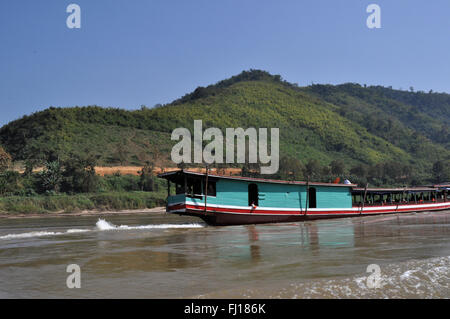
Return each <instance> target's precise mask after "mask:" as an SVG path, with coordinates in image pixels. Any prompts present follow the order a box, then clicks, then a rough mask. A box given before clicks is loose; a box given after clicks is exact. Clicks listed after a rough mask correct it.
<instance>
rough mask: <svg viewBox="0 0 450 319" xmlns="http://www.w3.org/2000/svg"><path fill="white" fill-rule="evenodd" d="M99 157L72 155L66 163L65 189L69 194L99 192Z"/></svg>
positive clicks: (64, 173) (64, 174)
mask: <svg viewBox="0 0 450 319" xmlns="http://www.w3.org/2000/svg"><path fill="white" fill-rule="evenodd" d="M97 161H98V156H93V155H87V156H85V157H82V156H80V155H72V156H71V157H70V159H69V160H67V161H65V162H64V165H63V166H64V171H63V173H62V175H63V183H62V184H63V189H64V191H68V192H76V193H92V192H95V191H97V186H98V181H99V178H98V176H97V174H96V173H95V166H96V165H97Z"/></svg>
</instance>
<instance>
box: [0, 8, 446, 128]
mask: <svg viewBox="0 0 450 319" xmlns="http://www.w3.org/2000/svg"><path fill="white" fill-rule="evenodd" d="M71 3H76V4H78V5H79V6H80V8H81V28H80V29H69V28H68V27H67V25H66V19H67V17H68V16H69V13H66V8H67V6H68V5H69V4H71ZM372 3H375V4H378V5H379V6H380V8H381V28H380V29H369V28H368V27H367V25H366V19H367V17H368V16H369V15H370V13H367V12H366V8H367V6H368V5H369V4H372ZM449 17H450V1H448V0H433V1H425V0H422V1H418V0H395V1H393V0H383V1H381V0H373V1H365V0H293V1H267V0H221V1H218V0H180V1H172V0H131V1H130V0H128V1H127V0H70V1H65V0H40V1H36V0H28V1H25V0H1V2H0V111H1V113H0V114H1V116H0V126H1V125H3V124H6V123H7V122H9V121H11V120H14V119H17V118H19V117H21V116H23V115H26V114H30V113H32V112H35V111H38V110H43V109H45V108H47V107H49V106H75V105H78V106H84V105H94V104H96V105H100V106H113V107H120V108H126V109H137V108H139V107H140V106H141V105H147V106H153V105H154V104H157V103H162V104H164V103H168V102H171V101H172V100H174V99H176V98H178V97H180V96H182V95H184V94H186V93H188V92H190V91H192V90H194V89H195V88H196V87H197V86H206V85H209V84H212V83H215V82H217V81H220V80H222V79H225V78H228V77H230V76H232V75H235V74H238V73H240V72H241V71H242V70H248V69H250V68H253V69H263V70H266V71H269V72H271V73H273V74H280V75H281V76H282V77H283V78H284V79H286V80H287V81H289V82H294V83H298V84H299V85H301V86H305V85H309V84H311V83H312V82H314V83H331V84H339V83H344V82H357V83H361V84H367V85H384V86H393V88H397V89H399V88H402V89H404V90H405V89H409V87H411V86H412V87H414V89H416V90H424V91H429V90H430V89H432V90H433V91H438V92H450V18H449Z"/></svg>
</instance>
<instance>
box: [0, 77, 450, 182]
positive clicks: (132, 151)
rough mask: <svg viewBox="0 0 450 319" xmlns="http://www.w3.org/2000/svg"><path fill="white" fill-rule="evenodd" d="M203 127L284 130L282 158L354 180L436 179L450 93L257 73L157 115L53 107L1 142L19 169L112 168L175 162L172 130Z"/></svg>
mask: <svg viewBox="0 0 450 319" xmlns="http://www.w3.org/2000/svg"><path fill="white" fill-rule="evenodd" d="M195 119H202V120H203V127H204V128H206V127H218V128H221V129H225V128H227V127H233V128H237V127H242V128H248V127H267V128H271V127H278V128H279V129H280V155H281V156H282V157H286V158H287V157H289V158H295V159H299V160H300V161H301V162H302V163H303V164H306V163H307V162H308V161H310V160H311V159H315V160H317V161H318V162H319V163H320V164H321V165H329V164H330V163H331V162H332V161H333V160H336V159H339V160H341V161H342V162H343V163H345V169H346V172H347V173H349V172H350V171H351V168H355V167H356V168H357V167H360V168H361V167H365V170H369V171H370V169H371V168H372V169H375V168H376V167H378V168H380V165H385V166H386V167H388V164H389V163H391V164H392V163H395V164H396V165H401V169H400V172H397V173H395V174H397V175H408V176H412V175H414V176H416V177H417V178H419V180H421V181H427V180H431V176H432V167H433V164H434V163H436V162H437V161H441V162H443V163H448V161H449V159H450V135H449V134H450V133H449V130H448V127H449V123H450V95H448V94H443V93H432V92H429V93H423V92H412V91H399V90H393V89H390V88H384V87H363V86H361V85H358V84H343V85H337V86H332V85H312V86H309V87H298V86H296V85H294V84H290V83H287V82H285V81H283V80H282V79H281V77H280V76H277V75H275V76H274V75H270V74H269V73H267V72H265V71H257V70H250V71H244V72H242V73H241V74H239V75H237V76H234V77H232V78H230V79H227V80H224V81H221V82H218V83H217V84H214V85H210V86H208V87H199V88H197V89H196V90H195V91H194V92H192V93H190V94H187V95H185V96H184V97H182V98H180V99H178V100H176V101H174V102H172V103H170V104H167V105H163V106H158V107H154V108H151V109H149V108H145V107H143V108H142V109H141V110H136V111H126V110H121V109H113V108H100V107H96V106H90V107H74V108H49V109H47V110H45V111H42V112H38V113H35V114H32V115H29V116H25V117H23V118H21V119H19V120H16V121H13V122H11V123H9V124H7V125H5V126H3V127H2V128H1V129H0V144H2V145H3V147H4V148H5V149H6V150H7V151H8V152H9V153H10V154H11V155H12V156H13V158H14V159H15V160H17V161H22V160H27V159H28V160H30V159H45V158H46V157H48V156H52V155H53V156H54V154H57V156H59V157H60V158H67V157H69V156H71V155H70V154H71V153H75V154H88V153H89V154H94V155H98V157H99V162H100V164H106V165H129V164H140V163H143V162H145V161H147V160H153V161H154V160H158V161H160V162H162V164H164V163H166V164H169V161H170V158H169V156H170V155H169V154H170V150H171V146H172V145H173V144H174V143H175V142H172V141H171V140H170V134H171V132H172V130H173V129H175V128H177V127H186V128H189V129H192V127H193V121H194V120H195ZM224 132H225V131H224ZM377 164H378V166H377ZM357 171H358V170H357V169H354V170H353V171H352V172H357ZM369 173H370V172H367V174H369ZM380 174H381V173H380ZM383 174H389V172H385V173H383ZM393 174H394V173H393Z"/></svg>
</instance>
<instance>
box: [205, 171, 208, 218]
mask: <svg viewBox="0 0 450 319" xmlns="http://www.w3.org/2000/svg"><path fill="white" fill-rule="evenodd" d="M207 197H208V165H206V183H205V213H206V202H207Z"/></svg>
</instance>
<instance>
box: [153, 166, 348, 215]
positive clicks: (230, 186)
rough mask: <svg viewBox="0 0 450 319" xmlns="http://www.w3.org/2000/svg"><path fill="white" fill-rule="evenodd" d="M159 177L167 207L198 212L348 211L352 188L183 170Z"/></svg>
mask: <svg viewBox="0 0 450 319" xmlns="http://www.w3.org/2000/svg"><path fill="white" fill-rule="evenodd" d="M159 177H161V178H164V179H166V180H167V183H168V184H167V185H168V186H167V189H168V198H167V202H168V203H167V204H168V206H173V205H175V204H180V203H191V204H193V205H194V206H198V207H199V208H200V207H201V206H205V205H207V206H208V207H210V206H211V207H215V206H223V205H226V206H236V207H242V208H249V207H254V208H255V207H258V208H271V209H274V208H280V209H291V210H297V211H304V210H306V209H309V208H310V209H315V208H333V207H340V208H351V207H352V194H351V190H352V187H354V186H356V185H353V184H332V183H307V182H293V181H280V180H270V179H260V178H249V177H238V176H221V175H211V174H209V175H206V174H203V173H196V172H192V171H186V170H181V171H174V172H168V173H163V174H160V175H159ZM206 189H207V191H205V190H206ZM206 193H207V196H206V198H205V194H206Z"/></svg>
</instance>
